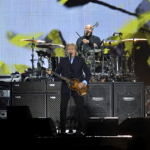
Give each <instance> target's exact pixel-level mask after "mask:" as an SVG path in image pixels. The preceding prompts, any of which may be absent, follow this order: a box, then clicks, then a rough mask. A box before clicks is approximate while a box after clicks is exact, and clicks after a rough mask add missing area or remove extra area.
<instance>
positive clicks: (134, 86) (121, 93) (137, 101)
mask: <svg viewBox="0 0 150 150" xmlns="http://www.w3.org/2000/svg"><path fill="white" fill-rule="evenodd" d="M143 116H144V83H142V82H135V83H133V82H116V83H114V117H118V118H119V124H120V123H121V122H122V121H123V120H125V119H126V118H128V117H131V118H132V117H134V118H135V117H143Z"/></svg>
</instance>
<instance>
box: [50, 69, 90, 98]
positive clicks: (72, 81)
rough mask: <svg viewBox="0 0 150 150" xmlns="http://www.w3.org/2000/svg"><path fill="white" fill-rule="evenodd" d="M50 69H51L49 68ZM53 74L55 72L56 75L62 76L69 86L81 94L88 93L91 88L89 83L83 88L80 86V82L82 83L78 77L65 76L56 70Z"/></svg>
mask: <svg viewBox="0 0 150 150" xmlns="http://www.w3.org/2000/svg"><path fill="white" fill-rule="evenodd" d="M49 71H50V70H49ZM51 73H52V74H54V75H55V76H57V77H59V78H61V79H62V80H65V81H66V83H67V84H68V87H69V88H70V89H71V90H73V91H76V92H77V93H78V94H79V95H80V96H85V95H86V94H87V93H88V90H89V85H86V86H83V87H82V88H81V89H80V88H79V87H78V84H79V83H80V82H79V80H78V79H76V78H73V79H68V78H66V77H63V76H61V75H59V74H57V73H56V72H54V71H51Z"/></svg>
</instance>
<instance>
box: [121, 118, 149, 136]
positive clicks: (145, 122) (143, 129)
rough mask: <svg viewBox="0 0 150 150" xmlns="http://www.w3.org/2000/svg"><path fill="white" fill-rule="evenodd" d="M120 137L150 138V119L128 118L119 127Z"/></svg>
mask: <svg viewBox="0 0 150 150" xmlns="http://www.w3.org/2000/svg"><path fill="white" fill-rule="evenodd" d="M118 132H119V135H132V136H142V137H144V136H148V137H149V136H150V118H145V117H139V118H127V119H125V120H124V121H122V122H121V123H120V124H119V126H118Z"/></svg>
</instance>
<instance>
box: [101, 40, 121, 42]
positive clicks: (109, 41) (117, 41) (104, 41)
mask: <svg viewBox="0 0 150 150" xmlns="http://www.w3.org/2000/svg"><path fill="white" fill-rule="evenodd" d="M114 42H119V40H107V41H104V43H114Z"/></svg>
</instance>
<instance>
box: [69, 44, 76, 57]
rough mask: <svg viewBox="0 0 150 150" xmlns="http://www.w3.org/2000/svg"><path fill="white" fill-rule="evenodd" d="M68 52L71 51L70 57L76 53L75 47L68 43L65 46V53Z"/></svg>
mask: <svg viewBox="0 0 150 150" xmlns="http://www.w3.org/2000/svg"><path fill="white" fill-rule="evenodd" d="M70 52H71V53H72V54H71V57H74V56H75V55H76V49H75V47H74V46H73V45H70V46H68V48H67V53H68V54H69V53H70Z"/></svg>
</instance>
